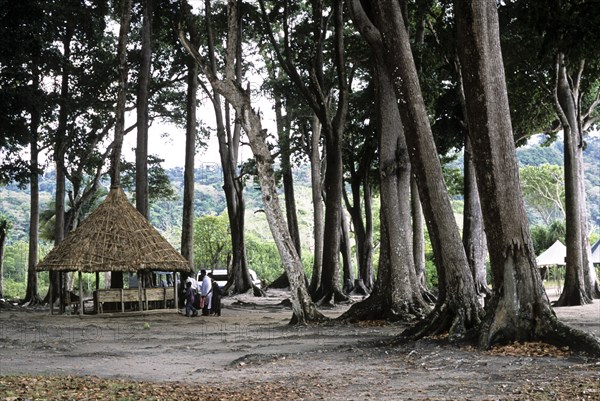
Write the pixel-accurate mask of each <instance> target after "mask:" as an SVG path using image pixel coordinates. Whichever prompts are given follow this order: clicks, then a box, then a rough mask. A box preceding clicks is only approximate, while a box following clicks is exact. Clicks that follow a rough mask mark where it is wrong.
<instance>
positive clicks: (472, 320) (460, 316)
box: [400, 302, 481, 342]
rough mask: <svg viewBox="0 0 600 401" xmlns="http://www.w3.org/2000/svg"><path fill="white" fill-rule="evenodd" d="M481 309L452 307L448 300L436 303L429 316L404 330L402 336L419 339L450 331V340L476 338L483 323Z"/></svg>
mask: <svg viewBox="0 0 600 401" xmlns="http://www.w3.org/2000/svg"><path fill="white" fill-rule="evenodd" d="M479 314H480V310H479V309H477V308H466V307H457V308H451V307H450V306H449V305H448V303H447V302H444V303H442V304H438V305H436V307H435V308H434V309H433V311H431V313H430V314H429V316H427V318H425V319H424V320H423V321H421V322H419V323H417V324H416V325H414V326H413V327H409V328H408V329H406V330H404V331H403V332H402V333H401V334H400V337H401V338H402V339H403V340H404V339H410V340H419V339H421V338H424V337H430V336H437V335H440V334H445V333H448V339H449V341H450V342H459V341H465V340H470V339H472V338H474V336H475V334H476V329H477V327H478V326H479V324H480V323H481V317H480V315H479Z"/></svg>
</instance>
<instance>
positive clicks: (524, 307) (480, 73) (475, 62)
mask: <svg viewBox="0 0 600 401" xmlns="http://www.w3.org/2000/svg"><path fill="white" fill-rule="evenodd" d="M454 10H455V14H456V19H457V27H458V39H459V41H458V49H459V57H460V62H461V71H462V77H463V81H464V89H465V97H466V100H467V113H468V119H469V136H470V138H471V141H472V146H473V151H474V152H473V155H474V161H475V165H476V170H477V184H478V187H479V191H480V192H479V193H480V196H481V203H482V208H483V212H484V213H483V216H484V220H485V227H486V234H487V239H488V249H489V253H490V263H491V268H492V278H493V295H492V299H491V300H490V303H489V307H488V311H487V315H486V318H485V320H484V322H483V324H482V325H481V328H480V335H479V344H480V346H481V347H484V348H488V347H490V346H491V345H493V344H495V343H506V342H511V341H531V340H544V341H548V342H552V343H555V344H570V345H571V346H572V347H576V348H580V349H581V348H588V347H591V348H590V350H591V349H594V350H595V352H597V353H600V343H598V341H597V340H595V339H594V337H593V336H591V335H589V334H585V333H583V332H577V331H575V330H572V329H570V328H568V327H566V326H563V325H561V324H560V323H559V322H558V320H557V319H556V316H555V315H554V312H553V311H552V309H551V307H550V302H549V300H548V297H547V296H546V292H545V291H544V288H543V286H542V280H541V278H540V275H539V273H538V270H537V266H536V263H535V253H534V251H533V246H532V242H531V237H530V233H529V228H528V224H527V216H526V213H525V207H524V204H523V197H522V194H521V188H520V184H519V170H518V163H517V158H516V151H515V145H514V142H513V134H512V127H511V121H510V109H509V106H508V95H507V92H506V81H505V78H504V69H503V63H502V55H501V50H500V40H499V28H498V14H497V10H496V1H495V0H486V1H481V2H471V1H467V0H456V1H455V2H454ZM569 336H572V337H571V338H569Z"/></svg>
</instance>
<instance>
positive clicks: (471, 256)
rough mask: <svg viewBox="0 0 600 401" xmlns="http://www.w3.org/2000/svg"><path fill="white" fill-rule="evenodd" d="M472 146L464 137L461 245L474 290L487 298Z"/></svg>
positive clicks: (488, 294)
mask: <svg viewBox="0 0 600 401" xmlns="http://www.w3.org/2000/svg"><path fill="white" fill-rule="evenodd" d="M472 151H473V150H472V147H471V141H470V139H469V137H467V138H466V139H465V153H464V171H465V183H464V196H465V206H464V212H463V245H464V247H465V252H466V254H467V261H468V263H469V266H470V268H471V274H472V275H473V280H474V282H475V291H476V292H477V295H478V296H479V297H480V298H487V297H489V296H490V295H491V291H490V289H489V287H488V284H487V277H486V276H487V270H486V264H485V260H486V256H487V246H486V241H485V232H484V229H483V215H482V212H481V202H480V201H479V191H478V190H477V181H476V177H475V165H474V164H473V157H472Z"/></svg>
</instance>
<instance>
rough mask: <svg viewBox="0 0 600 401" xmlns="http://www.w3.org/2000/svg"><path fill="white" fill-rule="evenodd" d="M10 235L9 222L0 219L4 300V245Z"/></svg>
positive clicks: (1, 295)
mask: <svg viewBox="0 0 600 401" xmlns="http://www.w3.org/2000/svg"><path fill="white" fill-rule="evenodd" d="M7 234H8V220H5V219H3V218H2V217H0V299H3V298H4V245H5V244H6V235H7Z"/></svg>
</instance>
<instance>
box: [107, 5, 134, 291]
mask: <svg viewBox="0 0 600 401" xmlns="http://www.w3.org/2000/svg"><path fill="white" fill-rule="evenodd" d="M130 20H131V0H123V2H122V4H121V21H120V24H121V25H120V28H119V44H118V47H117V60H118V62H119V65H118V68H119V91H118V93H117V106H116V110H115V118H116V123H115V138H114V147H113V154H112V166H111V177H110V184H111V186H117V187H118V186H120V185H121V150H122V148H123V136H124V135H125V103H126V101H127V82H128V77H127V73H128V68H127V37H128V31H129V21H130ZM110 285H111V288H123V272H120V271H114V272H112V275H111V280H110Z"/></svg>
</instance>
